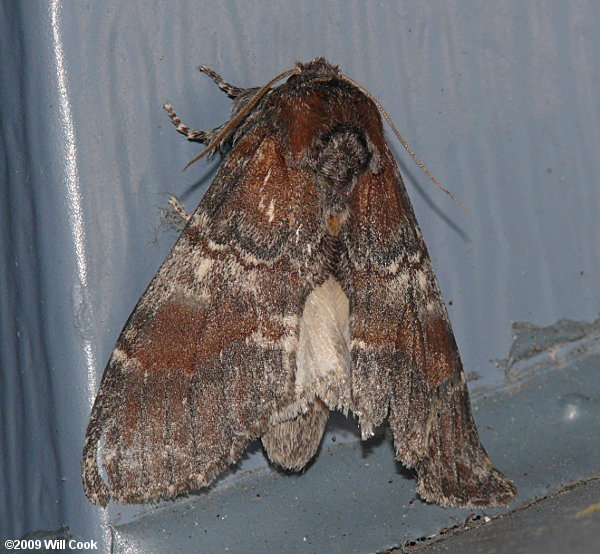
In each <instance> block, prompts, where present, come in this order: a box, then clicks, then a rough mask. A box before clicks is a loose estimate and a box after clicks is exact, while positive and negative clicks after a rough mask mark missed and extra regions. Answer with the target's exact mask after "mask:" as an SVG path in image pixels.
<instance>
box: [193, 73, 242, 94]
mask: <svg viewBox="0 0 600 554" xmlns="http://www.w3.org/2000/svg"><path fill="white" fill-rule="evenodd" d="M198 69H199V70H200V71H202V73H206V75H208V76H209V77H210V78H211V79H212V80H213V81H214V82H215V83H217V85H218V86H219V88H220V89H221V90H222V91H223V92H224V93H225V94H226V95H227V96H229V98H237V97H238V96H240V95H241V94H243V93H244V92H246V90H247V89H245V88H240V87H234V86H233V85H230V84H229V83H228V82H227V81H225V80H224V79H223V77H221V76H220V75H219V74H218V73H217V72H216V71H213V70H212V69H210V68H208V67H206V66H205V65H201V66H200V67H199V68H198Z"/></svg>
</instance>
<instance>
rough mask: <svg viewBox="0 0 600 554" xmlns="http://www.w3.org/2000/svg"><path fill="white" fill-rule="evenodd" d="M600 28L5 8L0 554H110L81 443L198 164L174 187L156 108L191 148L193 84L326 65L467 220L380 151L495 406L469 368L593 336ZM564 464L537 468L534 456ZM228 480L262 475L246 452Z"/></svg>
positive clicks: (549, 10)
mask: <svg viewBox="0 0 600 554" xmlns="http://www.w3.org/2000/svg"><path fill="white" fill-rule="evenodd" d="M599 16H600V4H599V3H598V2H595V1H594V0H575V1H573V2H562V1H560V0H544V1H542V0H540V1H534V2H522V1H520V0H500V1H497V2H484V3H482V2H479V1H476V0H466V1H465V0H460V1H459V0H451V1H448V2H444V3H438V2H436V3H422V2H411V1H397V2H394V1H383V2H362V1H360V0H355V1H347V0H330V1H327V2H322V1H316V0H310V1H300V2H298V1H284V2H269V1H264V0H258V1H254V2H233V1H227V0H213V1H191V0H190V1H184V0H182V1H178V2H161V1H158V0H148V1H140V0H122V1H103V2H94V1H92V0H87V1H78V2H63V1H61V0H37V1H31V2H13V1H11V0H3V1H2V2H1V3H0V61H1V64H0V67H1V68H2V69H1V70H0V98H1V99H2V102H1V103H0V141H1V148H2V153H3V156H2V158H0V164H1V171H2V179H1V181H0V187H1V189H0V190H1V194H2V201H1V202H0V222H1V225H0V252H1V253H2V260H1V263H0V340H1V345H2V346H1V348H0V395H1V400H0V452H1V456H0V512H1V513H0V537H1V538H16V537H18V536H22V535H23V534H25V533H27V532H36V531H39V530H48V531H52V530H58V529H61V528H62V527H64V526H67V527H68V528H69V533H71V535H73V536H76V537H79V538H82V539H98V540H100V541H104V542H102V543H101V546H102V548H104V549H108V548H109V544H110V530H109V527H108V525H107V521H108V520H109V519H111V518H113V517H116V515H117V514H118V513H120V512H121V511H122V510H121V509H120V508H119V507H117V508H116V509H115V508H114V507H113V508H111V511H109V512H108V514H107V513H106V512H103V511H102V510H99V509H98V508H96V507H94V506H92V505H91V504H89V502H88V501H87V500H86V499H85V497H84V495H83V492H82V488H81V482H80V467H79V463H80V462H79V460H80V452H81V446H82V441H83V434H84V431H85V426H86V424H87V417H88V415H89V410H90V407H91V402H92V400H93V397H94V394H95V390H96V389H97V385H98V379H99V378H100V376H101V373H102V370H103V367H104V364H105V362H106V360H107V359H108V356H109V353H110V351H111V349H112V347H113V344H114V341H115V339H116V337H117V335H118V332H119V330H120V328H121V326H122V325H123V323H124V322H125V320H126V318H127V316H128V314H129V312H130V310H131V309H132V308H133V306H134V305H135V302H136V300H137V298H138V297H139V296H140V294H141V293H142V292H143V290H144V288H145V286H146V285H147V283H148V282H149V280H150V278H151V277H152V275H153V273H154V272H155V271H156V269H157V268H158V266H159V265H160V263H161V261H162V259H163V258H164V256H165V255H166V253H167V252H168V250H169V248H170V246H171V245H172V243H173V234H172V233H166V232H163V231H162V230H161V229H160V228H159V219H160V217H159V208H160V207H162V206H163V205H164V203H165V201H166V194H167V193H176V194H178V195H182V193H185V192H186V191H187V194H183V200H184V202H186V204H187V206H188V208H192V207H193V206H194V204H195V203H197V202H198V200H199V198H200V197H201V195H202V193H203V191H204V190H205V186H206V185H207V184H208V183H209V182H210V179H211V178H212V176H213V175H214V170H215V168H216V165H217V164H218V162H217V161H213V162H201V163H199V164H196V165H195V166H193V168H192V169H190V170H188V172H186V173H182V172H181V171H180V168H181V167H182V166H183V165H184V164H185V163H186V162H187V161H188V160H189V159H190V158H191V157H193V156H194V155H195V154H197V153H198V151H199V149H198V147H197V146H194V145H191V144H188V143H186V142H184V141H183V140H182V139H181V137H179V135H177V134H176V133H175V132H174V130H173V128H172V126H171V125H170V123H169V122H168V120H167V118H166V115H165V114H164V113H163V111H162V109H161V106H162V104H163V103H164V102H166V101H170V102H171V103H173V105H174V107H175V108H176V110H177V111H178V113H179V114H180V115H181V116H182V118H184V120H185V121H186V122H188V123H189V124H190V125H192V126H194V127H197V128H211V127H214V126H216V125H218V124H220V123H222V122H223V121H224V120H225V119H226V117H227V114H228V110H229V105H230V104H229V101H228V100H227V99H226V97H225V96H224V95H223V94H222V93H220V91H218V90H217V88H216V87H215V86H214V84H213V83H211V82H210V81H209V79H207V78H202V76H200V75H199V74H198V73H197V71H196V70H195V66H197V65H199V64H200V63H205V64H207V65H210V66H212V67H213V68H215V69H216V70H218V71H219V72H221V73H222V74H223V75H224V76H225V78H227V79H228V80H230V81H231V82H233V83H234V84H238V85H240V86H254V85H260V84H262V83H264V82H266V81H267V80H268V79H269V78H271V77H272V76H273V75H275V74H277V73H278V72H279V71H281V70H283V69H285V68H287V67H289V66H290V64H291V63H292V62H293V61H294V60H295V59H301V60H308V59H310V58H313V57H316V56H325V57H327V58H328V59H329V60H330V61H332V62H334V63H339V64H340V65H341V67H342V69H343V71H344V72H345V73H347V74H348V75H350V76H351V77H352V78H354V79H356V80H357V81H358V82H360V83H361V84H363V85H364V86H366V87H367V88H368V89H369V90H370V91H371V92H372V93H373V94H374V95H375V96H376V97H377V98H378V99H379V100H380V101H381V103H382V104H383V105H384V106H385V107H386V109H387V110H388V111H389V113H390V115H391V116H392V118H393V119H394V120H395V122H396V124H397V125H398V127H399V128H400V130H401V131H402V133H403V134H404V135H405V136H406V138H407V139H408V140H409V142H410V143H411V145H412V146H413V147H414V149H415V150H416V151H417V153H418V154H419V155H420V157H421V158H422V159H423V161H424V162H425V163H426V164H427V166H428V167H429V169H430V170H431V171H432V172H433V173H434V174H435V175H436V176H437V177H438V178H439V179H440V180H441V181H442V182H443V183H444V184H446V185H447V186H448V187H449V188H450V189H451V190H452V191H453V192H454V193H455V194H456V195H457V196H458V197H460V198H461V199H462V200H463V201H464V202H465V203H466V204H467V205H468V206H469V208H470V212H469V213H468V214H464V213H462V211H461V210H460V209H459V208H458V207H457V206H456V205H455V204H454V203H452V202H451V201H450V200H449V199H448V198H446V197H445V195H443V194H441V193H439V191H437V189H435V188H434V187H433V185H431V184H430V183H429V182H428V181H427V179H426V178H425V177H424V176H423V175H421V174H420V172H419V170H418V169H417V168H416V167H415V166H414V164H412V162H410V160H408V161H407V157H406V156H404V155H403V154H402V153H401V152H400V150H401V148H400V146H399V145H397V144H396V143H395V142H394V141H393V140H390V142H391V143H392V144H393V145H394V149H395V150H396V152H397V153H398V154H399V155H400V157H401V160H403V161H401V169H403V173H404V175H405V178H406V181H407V187H408V189H409V192H410V193H411V196H412V199H413V201H414V204H415V211H416V213H417V217H418V218H419V221H420V224H421V227H422V229H423V233H424V235H425V239H426V241H427V244H428V247H429V251H430V254H431V256H432V259H433V263H434V267H435V269H436V272H437V275H438V278H439V280H440V284H441V288H442V291H443V292H444V296H445V298H446V299H447V300H448V301H451V302H452V304H451V305H450V307H449V311H450V317H451V319H452V322H453V326H454V330H455V333H456V336H457V340H458V343H459V346H460V348H461V353H462V356H463V361H464V363H465V367H466V368H467V371H470V372H475V373H477V374H478V375H479V376H480V379H479V380H478V381H477V384H478V385H486V386H493V385H497V384H498V383H499V382H500V379H501V376H502V373H501V372H500V371H498V370H497V368H496V366H495V365H494V364H491V363H490V362H489V360H492V359H500V358H506V357H507V355H508V352H509V348H510V346H511V340H512V337H511V323H512V322H513V321H530V322H532V323H534V324H536V325H540V326H543V325H549V324H552V323H554V322H556V321H558V320H559V319H561V318H571V319H573V320H576V321H592V320H593V319H594V318H595V317H596V314H597V312H598V311H599V308H600V306H599V302H598V289H599V281H598V275H600V256H598V249H599V248H598V247H599V245H600V226H599V225H598V224H597V223H598V206H599V205H600V187H598V178H597V176H598V175H599V174H600V158H599V157H598V156H597V152H598V151H600V134H599V133H598V125H597V122H598V120H599V117H598V115H599V114H598V106H599V105H600V102H599V98H598V95H599V94H600V87H598V86H597V84H598V81H599V77H600V63H599V59H598V57H599V52H600V35H599V34H598V33H597V32H596V29H597V23H598V21H599V19H600V17H599ZM542 400H543V399H542V398H539V397H538V398H532V400H531V401H532V402H539V403H540V405H539V406H538V405H533V406H532V411H533V413H535V411H536V410H537V409H538V408H540V409H541V408H542V407H543V404H544V402H543V401H542ZM509 423H510V422H508V423H505V424H506V425H508V424H509ZM505 424H501V423H500V422H496V421H494V428H498V427H502V425H505ZM481 425H484V424H481ZM570 432H571V433H574V431H570ZM577 433H579V429H578V428H577ZM577 433H574V434H577ZM350 438H352V437H350ZM484 439H485V440H490V439H489V435H487V436H486V435H485V433H484ZM329 440H331V436H330V438H329ZM569 440H570V439H569V437H568V436H567V437H565V438H564V439H563V438H560V439H555V440H553V441H551V442H549V443H547V444H543V445H540V446H541V447H543V448H544V450H543V453H544V454H545V455H546V454H547V455H549V454H551V453H552V452H554V451H558V452H562V451H563V450H564V449H565V448H566V446H567V445H568V444H570V443H569V442H568V441H569ZM573 440H574V439H573ZM563 441H566V442H564V444H563ZM486 444H487V443H486ZM345 448H347V449H348V452H353V451H354V450H353V449H354V446H352V447H343V448H342V449H341V450H344V449H345ZM381 448H384V449H385V448H388V447H387V446H382V447H381ZM493 448H494V453H495V457H496V459H497V460H498V461H497V463H498V465H500V466H502V467H503V468H504V469H505V470H506V471H508V472H509V473H510V467H509V466H507V465H506V464H503V463H502V459H503V458H504V459H506V460H507V461H510V460H511V459H513V458H514V459H515V460H519V459H521V460H523V461H524V460H527V459H528V458H526V457H525V455H526V454H527V453H528V451H527V449H524V448H523V447H518V445H515V444H514V443H513V442H512V438H511V436H510V435H509V436H505V435H502V436H501V437H500V438H499V440H498V443H497V445H496V446H494V447H493ZM491 449H492V446H491V445H490V450H491ZM323 458H326V457H325V456H323V455H321V457H320V458H319V460H317V462H321V461H323ZM354 460H355V462H354V464H355V466H356V471H359V470H360V467H361V463H362V461H361V460H362V458H360V457H359V458H354ZM244 463H245V464H246V465H245V467H246V468H252V467H263V468H265V467H266V462H265V461H264V458H263V456H262V454H261V453H260V452H259V451H258V452H256V453H255V454H254V455H253V456H251V457H250V458H249V459H248V460H246V461H245V462H244ZM382 463H383V462H382ZM568 467H569V468H571V469H569V471H573V477H574V478H575V476H577V475H580V474H581V473H582V472H583V468H578V466H577V464H574V465H572V466H571V465H570V466H568ZM319 468H320V464H319V463H315V464H314V465H313V467H312V468H311V471H309V472H307V474H305V475H304V476H302V477H301V478H298V479H299V481H298V482H301V480H302V479H316V477H312V473H313V469H314V470H316V471H317V472H319V471H321V470H320V469H319ZM533 469H535V471H542V468H540V467H534V468H533ZM533 469H532V471H533ZM580 470H581V471H580ZM266 471H267V470H266V469H262V470H258V469H257V479H259V480H260V479H262V478H263V477H262V476H263V472H266ZM565 471H566V470H565ZM238 473H239V472H238ZM308 476H310V477H308ZM357 476H358V474H357ZM540 477H541V476H540ZM244 479H246V478H244ZM321 479H323V483H324V482H325V479H326V476H325V475H323V476H322V477H321ZM235 482H236V479H235V475H234V477H233V478H232V479H230V480H225V481H224V482H223V483H222V484H221V485H219V486H217V487H216V488H215V489H213V490H212V491H211V492H210V493H209V494H207V495H205V496H203V497H202V498H206V499H207V500H208V499H210V498H211V497H212V496H213V494H221V493H220V492H219V491H220V490H221V489H222V490H223V491H224V492H223V494H224V493H225V491H229V490H230V489H229V484H231V483H235ZM245 482H247V481H245ZM315 485H317V483H316V482H315ZM318 490H319V488H318V487H316V488H315V491H318ZM411 490H412V489H411ZM315 494H318V492H316V493H315ZM345 494H351V492H346V493H345ZM242 496H243V495H242ZM390 501H391V500H390ZM395 501H396V502H399V500H398V499H396V500H395ZM182 502H183V503H182V505H183V504H185V503H186V502H187V501H182ZM240 502H242V503H243V502H245V501H243V500H240ZM362 502H363V504H364V505H365V506H367V505H368V504H369V503H372V504H375V505H376V504H377V503H378V502H379V498H377V497H375V496H374V495H373V494H367V495H366V496H365V497H364V498H363V500H362ZM178 505H179V503H176V504H175V505H174V508H175V507H176V506H178ZM400 505H402V504H400ZM238 506H240V507H239V508H238V509H239V510H240V511H239V512H238V516H237V517H239V518H240V519H243V512H242V511H241V504H238ZM309 507H310V504H307V505H304V506H302V507H298V510H300V511H302V510H308V509H309ZM144 509H147V508H142V509H138V510H137V511H136V512H135V513H140V512H143V511H144ZM229 517H230V518H232V520H233V519H235V518H234V515H233V512H230V515H229ZM427 517H428V516H427ZM215 519H216V517H215ZM261 521H262V523H261V524H260V525H261V526H262V527H260V529H259V531H260V532H261V533H263V532H265V533H266V532H268V530H269V529H271V528H272V526H271V525H270V520H267V519H263V520H261ZM436 521H437V520H436ZM358 524H359V523H358V520H357V525H358ZM415 525H417V527H416V531H415V532H417V533H418V530H419V529H421V528H424V527H427V528H429V527H428V525H429V523H428V522H426V521H420V523H416V524H415ZM196 532H197V531H196V529H195V528H191V529H187V530H186V534H185V535H182V536H185V537H187V536H188V535H193V536H195V538H196V544H198V541H199V540H200V539H201V535H200V534H199V533H198V535H196V534H195V533H196ZM202 534H203V535H204V533H202ZM305 534H306V536H307V537H309V538H310V536H311V534H310V533H309V532H307V533H305ZM298 536H299V535H298ZM302 544H303V545H304V541H303V543H302Z"/></svg>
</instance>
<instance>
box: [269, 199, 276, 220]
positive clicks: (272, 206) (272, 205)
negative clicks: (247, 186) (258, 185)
mask: <svg viewBox="0 0 600 554" xmlns="http://www.w3.org/2000/svg"><path fill="white" fill-rule="evenodd" d="M267 215H268V216H269V223H271V222H272V221H273V219H275V198H271V202H270V203H269V209H268V210H267Z"/></svg>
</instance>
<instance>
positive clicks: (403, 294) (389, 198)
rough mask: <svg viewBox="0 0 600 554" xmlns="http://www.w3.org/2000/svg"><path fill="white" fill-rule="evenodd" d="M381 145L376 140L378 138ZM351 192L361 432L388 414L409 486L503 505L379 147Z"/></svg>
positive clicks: (425, 259)
mask: <svg viewBox="0 0 600 554" xmlns="http://www.w3.org/2000/svg"><path fill="white" fill-rule="evenodd" d="M380 144H381V143H380ZM380 154H381V168H380V171H379V172H378V173H377V174H375V173H374V172H366V173H365V174H363V176H362V177H361V178H360V179H359V181H358V182H357V184H356V186H355V187H354V189H353V191H352V196H351V201H350V203H351V208H350V217H349V219H348V223H347V225H346V228H345V232H344V236H343V239H342V240H343V242H344V244H345V251H346V252H347V256H348V260H347V263H348V266H349V268H350V270H349V274H348V275H349V277H348V279H349V282H348V283H346V289H347V290H348V294H349V297H350V302H351V334H352V343H351V349H352V352H351V354H352V361H353V377H352V378H353V381H352V386H353V401H354V405H355V411H356V412H357V413H358V414H359V417H360V423H361V427H362V430H363V435H366V436H368V435H369V434H370V433H371V430H372V427H373V426H374V425H377V424H379V423H381V421H382V420H383V419H384V418H385V417H386V415H388V408H389V421H390V425H391V428H392V431H393V434H394V443H395V448H396V453H397V456H398V459H399V460H401V461H402V462H403V463H404V464H406V465H407V466H409V467H414V468H416V470H417V473H418V476H419V485H418V492H419V494H420V495H421V496H422V497H423V498H424V499H426V500H428V501H435V502H440V503H442V504H448V505H459V506H468V505H473V506H475V505H478V506H481V505H495V504H505V503H506V502H508V501H509V500H510V499H511V498H512V496H513V495H514V493H515V490H514V487H513V485H512V483H511V482H510V481H509V480H508V479H506V478H505V477H504V476H503V475H502V474H501V473H499V472H498V471H496V470H495V469H494V468H493V467H492V464H491V462H490V460H489V458H488V457H487V455H486V453H485V451H484V449H483V447H482V445H481V443H480V442H479V438H478V436H477V430H476V428H475V424H474V422H473V418H472V415H471V409H470V405H469V399H468V392H467V387H466V383H465V378H464V373H463V369H462V364H461V361H460V356H459V353H458V349H457V347H456V343H455V340H454V335H453V333H452V329H451V326H450V322H449V320H448V315H447V313H446V309H445V306H444V302H443V299H442V296H441V293H440V291H439V288H438V284H437V282H436V278H435V275H434V273H433V269H432V267H431V262H430V260H429V256H428V254H427V248H426V247H425V243H424V241H423V238H422V236H421V232H420V230H419V227H418V225H417V222H416V219H415V217H414V214H413V211H412V208H411V205H410V201H409V199H408V196H407V194H406V190H405V188H404V185H403V184H402V180H401V178H400V175H399V173H398V170H397V168H396V165H395V162H394V160H393V158H392V156H391V153H390V152H389V150H388V149H387V147H386V146H383V147H382V148H381V152H380Z"/></svg>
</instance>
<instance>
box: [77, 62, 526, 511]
mask: <svg viewBox="0 0 600 554" xmlns="http://www.w3.org/2000/svg"><path fill="white" fill-rule="evenodd" d="M200 69H201V70H202V71H203V72H204V73H207V74H208V75H209V76H210V77H212V78H213V80H214V81H215V82H216V83H217V84H218V85H219V86H220V88H221V89H223V90H224V91H225V92H226V93H227V94H228V95H229V96H230V97H231V98H233V99H234V103H233V111H232V119H231V120H230V121H229V122H227V123H225V124H224V125H222V126H221V127H218V128H217V129H214V130H212V131H196V130H193V129H190V128H188V127H187V126H185V125H183V124H182V123H181V121H180V120H179V118H178V117H177V116H176V115H175V113H174V112H173V110H172V109H171V107H170V106H168V105H167V106H165V108H166V109H167V111H169V115H170V117H171V119H172V121H173V123H174V124H175V125H176V126H177V130H178V131H179V132H181V133H182V134H184V135H185V136H186V137H187V138H188V139H190V140H195V141H199V142H202V143H205V144H208V145H209V146H208V148H207V150H206V151H211V150H212V151H219V152H221V154H222V155H223V162H222V165H221V167H220V169H219V172H218V174H217V176H216V177H215V180H214V182H213V183H212V185H211V186H210V188H209V189H208V191H207V192H206V194H205V196H204V198H203V199H202V201H201V202H200V205H199V206H198V208H197V209H196V211H195V212H194V213H193V214H192V215H191V216H188V215H187V214H186V213H185V212H184V211H183V210H180V212H181V218H183V219H185V220H186V224H185V227H184V229H183V231H182V233H181V235H180V236H179V238H178V240H177V242H176V244H175V246H174V247H173V249H172V250H171V252H170V254H169V255H168V257H167V259H166V260H165V261H164V263H163V264H162V266H161V267H160V269H159V270H158V272H157V274H156V275H155V276H154V278H153V279H152V282H151V283H150V285H149V286H148V289H147V290H146V292H145V293H144V294H143V296H142V297H141V298H140V300H139V302H138V304H137V306H136V307H135V309H134V310H133V313H132V314H131V316H130V317H129V320H128V321H127V323H126V325H125V328H124V329H123V331H122V332H121V335H120V336H119V338H118V340H117V344H116V346H115V349H114V351H113V353H112V355H111V357H110V360H109V362H108V366H107V367H106V370H105V372H104V376H103V378H102V383H101V385H100V389H99V392H98V395H97V398H96V401H95V403H94V407H93V410H92V414H91V417H90V422H89V426H88V429H87V436H86V440H85V446H84V449H83V483H84V488H85V492H86V494H87V496H88V497H89V498H90V500H91V501H92V502H95V503H96V504H99V505H101V506H106V504H107V503H108V502H109V500H115V501H119V502H125V503H144V502H153V501H157V500H159V499H172V498H175V497H176V496H178V495H180V494H185V493H187V492H189V491H191V490H194V489H197V488H200V487H202V486H206V485H208V484H209V483H210V482H211V481H212V480H213V479H214V478H215V477H216V476H217V475H218V474H219V473H221V472H222V471H223V470H224V469H226V468H227V467H228V466H229V465H230V464H233V463H235V462H236V461H237V460H238V459H239V458H240V457H241V455H242V453H243V451H244V449H245V448H246V447H247V445H248V444H249V443H250V442H251V441H252V440H254V439H256V438H257V437H260V438H261V439H262V444H263V446H264V448H265V450H266V452H267V455H268V457H269V459H270V460H271V461H272V462H274V463H276V464H278V465H280V466H282V467H284V468H287V469H291V470H300V469H302V468H303V467H304V466H306V464H307V463H308V462H309V461H310V460H311V458H313V456H314V455H315V453H316V452H317V449H318V447H319V443H320V441H321V438H322V436H323V432H324V429H325V424H326V422H327V418H328V414H329V410H342V411H343V412H345V413H347V412H349V411H351V412H353V413H354V415H355V416H357V417H358V422H359V425H360V429H361V434H362V438H363V439H366V438H368V437H369V436H371V435H372V434H373V428H374V427H375V426H377V425H379V424H381V423H382V422H383V421H384V419H385V418H388V420H389V425H390V427H391V430H392V433H393V437H394V445H395V451H396V455H397V458H398V460H399V461H401V462H402V463H403V464H404V465H405V466H408V467H410V468H415V469H416V472H417V475H418V487H417V492H418V493H419V495H420V496H421V497H422V498H423V499H424V500H426V501H430V502H438V503H440V504H443V505H450V506H474V507H483V506H494V505H503V504H506V503H508V502H509V501H510V500H511V498H512V497H513V496H514V495H515V492H516V490H515V487H514V485H513V484H512V483H511V482H510V481H509V480H508V479H507V478H506V477H504V476H503V475H502V474H501V473H500V472H498V471H497V470H496V469H494V467H493V466H492V463H491V461H490V459H489V458H488V456H487V455H486V453H485V450H484V448H483V446H482V445H481V443H480V441H479V438H478V435H477V430H476V428H475V424H474V421H473V418H472V415H471V409H470V405H469V398H468V392H467V386H466V382H465V378H464V373H463V369H462V365H461V361H460V357H459V353H458V349H457V346H456V343H455V340H454V336H453V333H452V329H451V327H450V323H449V320H448V315H447V313H446V308H445V306H444V301H443V299H442V296H441V293H440V291H439V288H438V285H437V282H436V278H435V275H434V273H433V269H432V267H431V262H430V260H429V256H428V254H427V248H426V247H425V243H424V241H423V237H422V235H421V232H420V230H419V227H418V225H417V221H416V219H415V215H414V213H413V210H412V207H411V204H410V201H409V199H408V195H407V192H406V189H405V187H404V184H403V182H402V179H401V177H400V173H399V171H398V168H397V166H396V163H395V161H394V159H393V156H392V154H391V152H390V148H389V147H388V145H387V144H386V142H385V139H384V132H383V126H382V121H381V115H380V111H381V113H383V114H384V116H385V117H386V118H387V117H388V116H387V114H385V112H384V111H382V109H381V107H380V106H379V104H378V103H377V101H376V100H375V99H374V98H373V97H371V96H370V95H368V93H366V91H365V90H364V89H362V87H360V86H359V85H357V84H356V83H354V81H352V80H351V79H350V78H349V77H347V76H345V75H343V74H342V73H340V72H339V70H338V68H337V67H335V66H332V65H330V64H329V63H328V62H327V61H325V60H324V59H323V58H319V59H315V60H313V61H310V62H308V63H305V64H303V63H297V64H296V65H295V66H294V68H292V69H290V70H289V71H287V72H285V73H282V74H281V75H279V76H278V77H276V78H275V79H273V80H271V81H270V82H269V83H267V85H265V86H264V87H262V88H261V89H257V88H250V89H242V88H238V87H235V86H232V85H230V84H228V83H226V82H225V81H223V79H221V77H220V76H219V75H217V74H216V73H214V72H212V71H211V70H209V69H207V68H205V67H202V68H200ZM284 77H288V78H287V80H286V81H285V82H284V83H283V84H281V85H279V86H273V85H274V84H275V83H276V82H277V81H278V80H281V79H283V78H284ZM206 151H205V152H206ZM409 151H410V150H409ZM193 161H194V160H193ZM101 442H102V447H103V448H102V453H103V455H102V464H103V468H104V471H105V474H106V477H107V482H106V481H105V480H104V478H103V477H102V476H101V475H100V468H99V460H98V447H99V445H100V443H101Z"/></svg>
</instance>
